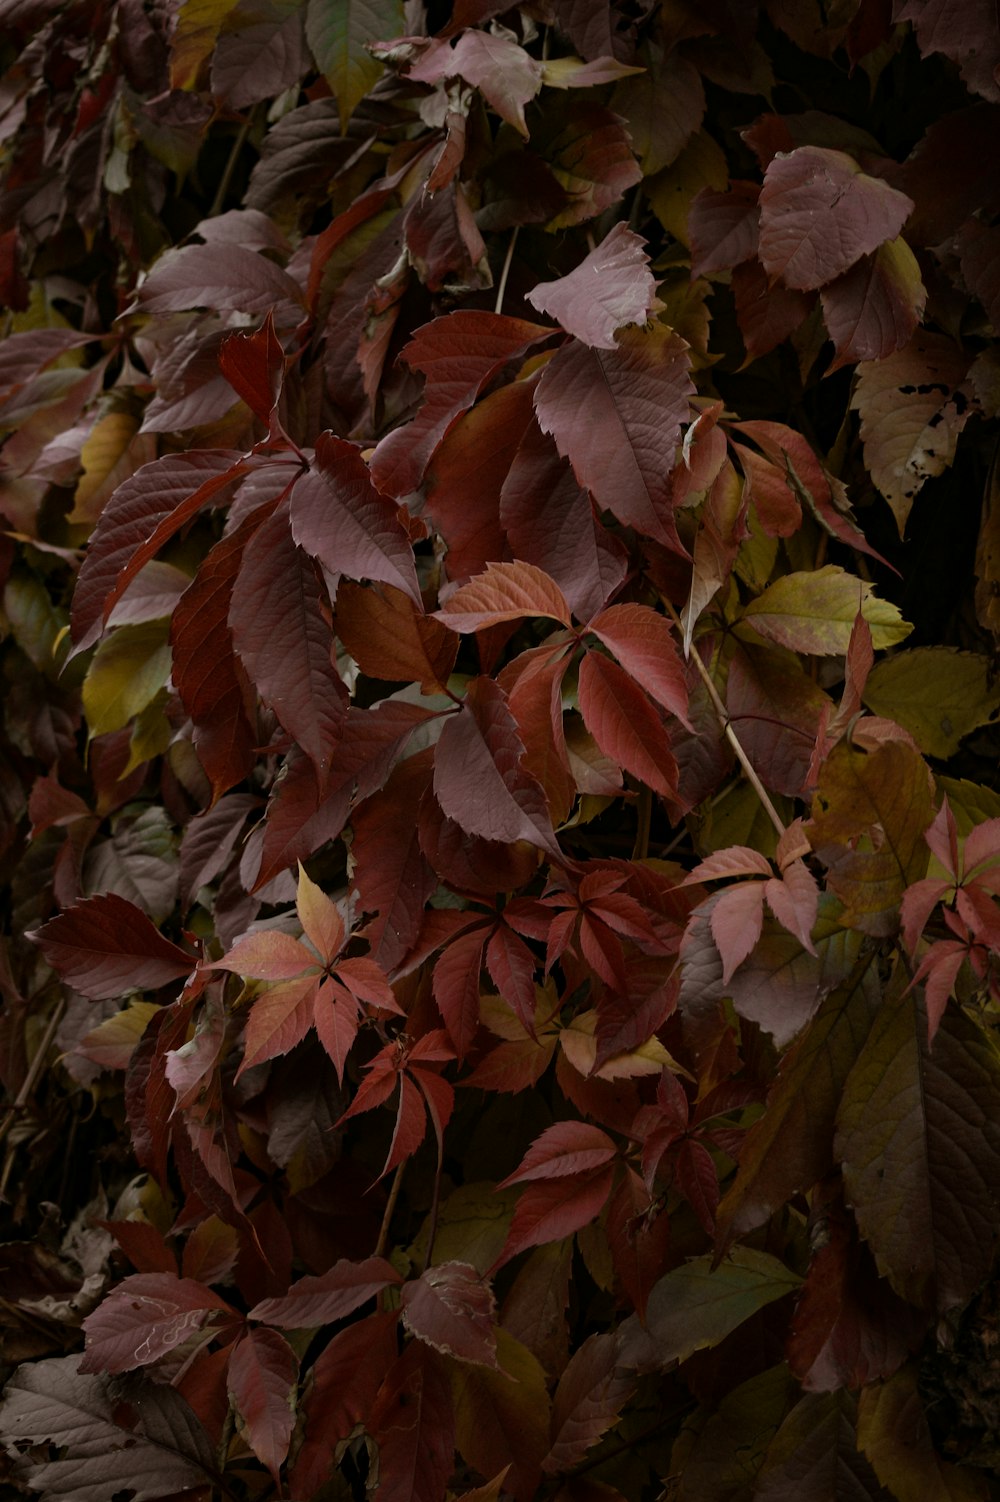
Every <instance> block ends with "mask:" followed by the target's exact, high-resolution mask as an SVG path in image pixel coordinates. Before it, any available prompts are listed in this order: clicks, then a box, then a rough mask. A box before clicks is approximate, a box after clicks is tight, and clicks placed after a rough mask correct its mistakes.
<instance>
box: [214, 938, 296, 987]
mask: <svg viewBox="0 0 1000 1502" xmlns="http://www.w3.org/2000/svg"><path fill="white" fill-rule="evenodd" d="M206 969H210V970H228V971H229V972H230V974H231V975H243V976H251V977H252V978H253V979H254V980H271V981H280V980H294V979H295V977H296V976H300V975H302V974H303V972H304V971H306V970H308V971H310V972H311V974H312V977H313V979H315V978H316V975H317V974H318V971H319V966H318V965H317V962H316V956H315V955H314V954H312V953H310V951H309V950H308V949H307V948H306V947H305V945H304V944H300V943H299V941H298V939H293V938H292V936H291V934H286V933H282V932H281V930H280V929H273V930H272V929H261V930H259V931H258V932H257V933H254V934H247V936H246V937H245V938H243V939H237V941H236V943H235V944H234V945H233V947H232V949H230V951H229V952H228V954H225V955H223V957H222V959H221V960H213V961H212V962H211V963H210V964H209V965H207V966H206Z"/></svg>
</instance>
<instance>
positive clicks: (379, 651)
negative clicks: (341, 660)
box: [335, 579, 458, 694]
mask: <svg viewBox="0 0 1000 1502" xmlns="http://www.w3.org/2000/svg"><path fill="white" fill-rule="evenodd" d="M335 629H336V632H337V635H338V636H339V637H340V639H341V641H342V642H343V643H344V646H345V647H346V648H347V650H348V652H349V653H350V654H351V656H352V657H353V658H354V661H355V662H356V663H357V664H358V667H359V668H360V669H361V671H362V672H363V673H365V674H366V675H367V676H368V677H369V678H388V679H390V680H392V681H394V682H400V681H402V682H408V681H411V680H412V681H414V682H416V683H419V684H420V686H421V688H422V689H423V691H424V692H425V693H429V694H430V693H436V692H438V691H440V689H441V688H443V687H444V686H445V685H446V684H447V682H448V676H449V674H450V673H451V670H452V668H453V667H454V666H455V656H456V653H457V651H458V643H457V642H456V641H455V638H454V636H452V635H451V634H450V633H449V632H448V631H446V630H445V628H444V626H442V625H441V624H440V623H439V622H438V621H436V620H434V619H433V617H431V616H426V615H422V614H420V613H419V612H418V611H417V609H416V607H415V606H414V604H413V601H412V600H411V598H410V597H409V595H406V594H404V593H403V591H402V590H400V589H393V588H392V586H391V585H383V587H382V588H381V589H380V590H374V589H363V588H362V587H361V586H360V585H359V584H354V583H352V582H351V581H350V580H348V579H344V580H342V581H341V584H340V587H339V589H338V590H337V618H336V621H335Z"/></svg>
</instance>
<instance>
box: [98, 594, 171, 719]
mask: <svg viewBox="0 0 1000 1502" xmlns="http://www.w3.org/2000/svg"><path fill="white" fill-rule="evenodd" d="M169 677H170V646H169V643H168V642H167V632H166V625H165V623H164V622H163V621H147V622H146V623H145V624H143V625H139V626H120V627H118V628H117V629H116V630H115V631H113V632H112V633H111V634H110V636H106V637H105V639H104V640H103V641H102V642H101V643H100V645H99V646H98V648H97V651H96V652H95V653H94V656H93V659H92V661H91V664H90V667H89V668H88V669H87V676H86V678H85V679H84V680H83V710H84V714H85V715H86V717H87V727H88V729H89V731H90V734H91V735H92V736H94V735H107V734H109V733H110V732H111V731H113V730H120V729H121V728H122V726H123V725H127V724H128V722H129V721H130V720H131V719H134V717H135V716H136V715H138V714H141V713H142V711H143V710H144V709H145V708H146V706H147V705H148V704H150V703H151V702H152V701H153V699H155V698H156V695H157V694H158V693H159V691H160V689H161V688H162V687H163V685H164V684H165V683H166V681H167V679H168V678H169Z"/></svg>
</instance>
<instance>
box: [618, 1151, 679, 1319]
mask: <svg viewBox="0 0 1000 1502" xmlns="http://www.w3.org/2000/svg"><path fill="white" fill-rule="evenodd" d="M607 1233H608V1245H609V1247H610V1248H611V1260H612V1263H613V1264H614V1269H615V1273H616V1275H617V1277H618V1281H619V1282H620V1284H621V1286H622V1288H623V1289H624V1291H625V1294H626V1296H627V1297H628V1298H629V1299H631V1300H632V1303H633V1304H634V1305H635V1309H636V1313H637V1314H638V1316H639V1318H640V1319H641V1320H644V1319H645V1317H646V1302H647V1300H648V1298H649V1295H650V1291H651V1289H652V1287H653V1284H654V1283H655V1282H656V1281H657V1279H658V1278H660V1277H661V1276H662V1274H663V1269H664V1266H665V1265H666V1259H667V1248H668V1246H669V1243H670V1217H669V1215H668V1214H667V1213H666V1211H665V1210H660V1211H659V1213H654V1207H653V1203H652V1201H651V1199H650V1195H649V1191H648V1190H647V1189H646V1187H645V1185H644V1184H643V1182H642V1180H641V1179H640V1177H639V1175H638V1174H637V1173H635V1172H634V1170H633V1169H631V1168H626V1170H625V1173H624V1175H623V1176H622V1179H621V1181H620V1182H619V1184H618V1185H617V1187H616V1188H615V1190H614V1192H613V1193H612V1195H611V1198H610V1200H609V1202H608V1219H607Z"/></svg>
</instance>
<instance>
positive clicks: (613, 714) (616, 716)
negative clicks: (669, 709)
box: [579, 652, 677, 798]
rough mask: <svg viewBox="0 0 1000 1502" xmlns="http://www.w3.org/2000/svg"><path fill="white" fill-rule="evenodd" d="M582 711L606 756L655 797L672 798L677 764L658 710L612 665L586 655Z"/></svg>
mask: <svg viewBox="0 0 1000 1502" xmlns="http://www.w3.org/2000/svg"><path fill="white" fill-rule="evenodd" d="M579 698H580V710H581V713H582V714H583V718H584V721H585V723H586V726H587V729H588V730H589V731H590V733H591V735H592V736H593V737H594V739H595V741H596V742H597V744H598V745H599V746H600V748H601V750H602V751H603V752H604V754H605V756H608V757H610V759H611V760H612V761H613V762H614V763H615V764H616V765H617V766H620V767H623V768H624V769H625V771H626V772H631V773H632V775H633V777H637V778H638V779H639V781H640V782H644V783H646V785H647V786H648V787H651V788H652V789H653V791H654V792H657V793H660V794H661V795H662V796H663V797H665V798H672V797H673V796H674V794H675V793H676V791H677V764H676V762H675V761H674V758H673V755H672V754H671V750H670V738H669V736H668V735H667V732H666V730H665V728H664V726H663V722H662V720H661V719H660V717H659V715H658V714H657V713H656V710H655V709H654V708H653V706H652V704H650V702H649V700H648V699H647V697H646V695H645V694H644V693H643V692H642V690H641V689H640V688H639V687H638V686H637V685H636V683H635V681H634V680H633V679H632V678H631V677H630V676H629V674H628V673H626V672H625V670H624V668H620V667H619V666H618V664H617V663H616V662H612V661H610V659H609V658H607V657H603V656H601V654H600V653H598V652H587V653H585V655H584V658H583V661H582V662H581V663H580V677H579Z"/></svg>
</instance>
